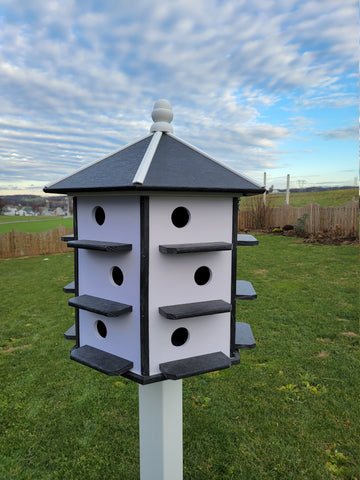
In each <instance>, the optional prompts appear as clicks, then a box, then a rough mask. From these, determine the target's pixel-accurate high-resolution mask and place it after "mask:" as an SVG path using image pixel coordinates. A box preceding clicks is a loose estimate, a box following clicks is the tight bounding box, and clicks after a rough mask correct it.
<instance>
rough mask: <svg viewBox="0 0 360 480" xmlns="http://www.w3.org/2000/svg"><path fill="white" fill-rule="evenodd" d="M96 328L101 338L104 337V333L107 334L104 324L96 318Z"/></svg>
mask: <svg viewBox="0 0 360 480" xmlns="http://www.w3.org/2000/svg"><path fill="white" fill-rule="evenodd" d="M96 330H97V332H98V334H99V335H100V337H102V338H105V337H106V335H107V328H106V325H105V323H104V322H102V321H101V320H98V321H97V322H96Z"/></svg>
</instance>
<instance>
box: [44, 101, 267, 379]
mask: <svg viewBox="0 0 360 480" xmlns="http://www.w3.org/2000/svg"><path fill="white" fill-rule="evenodd" d="M152 118H153V120H154V123H153V125H152V127H151V130H150V134H149V135H147V136H145V137H144V138H141V139H140V140H138V141H136V142H134V143H131V144H129V145H127V146H125V147H124V148H122V149H120V150H119V151H117V152H116V153H113V154H111V155H109V156H107V157H105V158H103V159H101V160H100V161H97V162H95V163H92V164H90V165H89V166H87V167H85V168H82V169H81V170H79V171H77V172H75V173H73V174H71V175H69V176H68V177H66V178H63V179H61V180H59V181H58V182H56V183H54V184H52V185H49V186H46V187H45V188H44V191H45V192H47V193H57V194H58V193H61V194H63V193H65V194H67V195H69V196H71V197H73V202H74V236H73V238H72V239H68V238H67V239H66V240H67V242H68V246H69V247H73V248H74V252H75V253H74V256H75V260H74V261H75V280H74V285H73V288H70V289H68V290H67V291H69V290H70V291H73V292H74V293H75V296H74V297H73V298H71V299H70V300H69V305H70V306H72V307H74V308H75V312H76V315H75V318H76V323H75V333H74V338H75V339H76V344H75V346H74V348H73V349H72V351H71V354H70V357H71V358H72V359H73V360H75V361H77V362H79V363H82V364H84V365H87V366H89V367H92V368H94V369H96V370H99V371H101V372H104V373H106V374H108V375H124V376H125V377H127V378H130V379H132V380H134V381H136V382H138V383H140V384H147V383H152V382H157V381H161V380H165V379H180V378H185V377H189V376H192V375H197V374H201V373H205V372H210V371H214V370H220V369H224V368H228V367H230V366H231V365H232V364H236V363H238V362H239V354H238V349H239V348H251V347H253V346H254V345H255V342H254V338H253V335H252V332H251V328H250V326H249V325H248V324H246V323H242V322H236V315H235V313H236V312H235V307H236V299H237V298H239V299H245V298H255V297H256V294H255V292H254V290H253V288H252V285H251V284H250V283H249V282H246V281H243V280H242V281H240V280H239V281H237V280H236V254H237V245H250V244H256V243H257V242H256V240H255V239H254V237H251V236H249V235H238V233H237V215H238V199H239V197H241V196H244V195H255V194H259V193H262V192H263V191H264V189H263V188H262V187H260V186H259V185H257V184H256V183H255V182H253V181H252V180H249V179H248V178H245V177H244V176H242V175H240V174H238V173H236V172H235V171H233V170H231V169H229V168H228V167H226V166H225V165H223V164H221V163H219V162H218V161H217V160H215V159H213V158H212V157H210V156H209V155H207V154H205V153H204V152H201V151H200V150H199V149H197V148H196V147H194V146H192V145H190V144H189V143H187V142H185V141H184V140H182V139H180V138H178V137H176V136H175V135H174V134H173V129H172V126H171V121H172V118H173V114H172V110H171V106H170V104H169V102H168V101H166V100H158V101H157V102H156V103H155V106H154V110H153V112H152Z"/></svg>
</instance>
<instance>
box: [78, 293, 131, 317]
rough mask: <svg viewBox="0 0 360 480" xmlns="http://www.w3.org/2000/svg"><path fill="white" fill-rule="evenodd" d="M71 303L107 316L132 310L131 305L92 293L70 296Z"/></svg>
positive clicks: (115, 315)
mask: <svg viewBox="0 0 360 480" xmlns="http://www.w3.org/2000/svg"><path fill="white" fill-rule="evenodd" d="M69 305H70V306H71V307H77V308H81V309H82V310H87V311H88V312H94V313H99V314H100V315H104V316H105V317H118V316H119V315H124V314H125V313H129V312H132V306H131V305H127V304H126V303H119V302H113V301H112V300H105V299H104V298H99V297H92V296H91V295H80V296H79V297H73V298H70V300H69Z"/></svg>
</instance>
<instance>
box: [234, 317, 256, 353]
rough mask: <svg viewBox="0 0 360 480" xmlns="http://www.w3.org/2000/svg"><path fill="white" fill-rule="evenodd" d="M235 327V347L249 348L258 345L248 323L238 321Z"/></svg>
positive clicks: (240, 348)
mask: <svg viewBox="0 0 360 480" xmlns="http://www.w3.org/2000/svg"><path fill="white" fill-rule="evenodd" d="M235 328H236V330H235V348H237V349H239V350H249V349H250V348H255V347H256V342H255V338H254V335H253V333H252V330H251V327H250V325H249V324H248V323H244V322H236V324H235Z"/></svg>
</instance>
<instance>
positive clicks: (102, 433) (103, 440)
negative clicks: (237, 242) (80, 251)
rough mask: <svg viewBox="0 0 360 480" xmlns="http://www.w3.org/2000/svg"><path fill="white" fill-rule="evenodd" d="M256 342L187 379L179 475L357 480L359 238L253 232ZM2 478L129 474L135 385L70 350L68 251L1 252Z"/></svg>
mask: <svg viewBox="0 0 360 480" xmlns="http://www.w3.org/2000/svg"><path fill="white" fill-rule="evenodd" d="M258 239H259V240H260V245H259V246H257V247H252V248H249V247H242V248H239V251H238V252H239V256H238V259H239V265H238V278H239V279H244V280H250V281H251V282H252V283H253V285H254V287H255V289H256V291H257V293H258V299H256V300H253V301H242V302H238V309H237V317H238V320H239V321H247V322H249V323H250V324H251V326H252V329H253V332H254V335H255V337H256V340H257V347H256V348H255V349H254V350H251V351H244V352H242V353H241V364H240V365H238V366H234V367H232V368H231V369H228V370H223V371H221V372H215V373H211V374H206V375H201V376H199V377H192V378H188V379H185V380H184V381H183V383H184V479H185V480H209V479H218V480H227V479H228V480H230V479H232V480H255V479H256V480H279V479H284V480H295V479H296V480H298V479H303V480H309V479H318V480H323V479H330V480H332V479H343V480H355V479H358V440H359V436H358V433H359V432H358V413H359V412H358V386H359V385H358V333H359V332H358V316H359V310H358V278H357V276H358V248H357V247H356V246H354V245H347V246H324V245H316V244H311V245H308V244H304V243H302V241H301V240H300V239H295V238H288V237H277V236H271V235H258ZM0 274H1V278H2V279H3V282H2V295H1V296H2V308H1V314H0V315H1V320H0V321H1V337H0V362H1V365H0V366H1V370H0V371H1V374H0V375H1V377H0V379H1V387H2V388H1V390H0V406H1V408H0V419H1V431H0V479H1V480H31V479H34V480H47V479H48V480H56V479H67V480H82V479H87V480H99V479H113V478H118V479H121V480H136V479H137V478H139V473H138V471H139V470H138V469H139V450H138V411H137V409H138V403H137V394H138V387H137V385H136V384H135V383H132V382H130V381H129V380H126V379H124V378H122V377H107V376H105V375H103V374H100V373H98V372H96V371H94V370H91V369H89V368H86V367H84V366H81V365H79V364H77V363H75V362H71V361H70V360H69V350H70V348H71V347H72V345H73V342H72V341H67V340H64V339H63V332H64V331H65V330H67V329H68V328H69V327H70V326H71V325H72V323H73V322H74V313H73V310H72V309H71V308H70V307H68V306H67V298H68V296H67V295H66V294H64V293H62V291H61V289H62V286H64V285H66V284H67V283H69V282H70V281H71V280H72V277H73V258H72V255H70V254H62V255H51V256H47V257H44V256H41V257H33V258H25V259H8V260H1V261H0Z"/></svg>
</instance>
